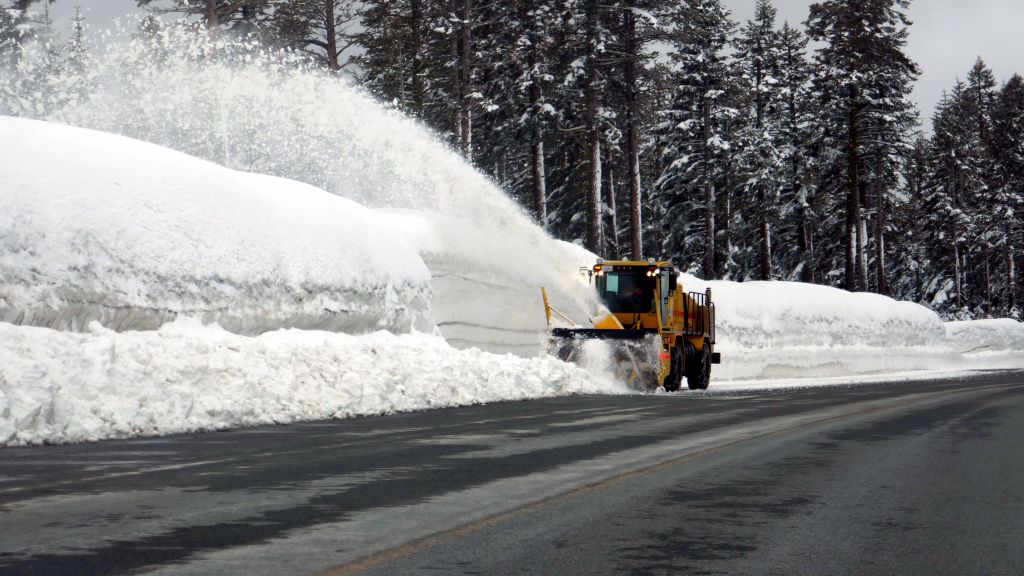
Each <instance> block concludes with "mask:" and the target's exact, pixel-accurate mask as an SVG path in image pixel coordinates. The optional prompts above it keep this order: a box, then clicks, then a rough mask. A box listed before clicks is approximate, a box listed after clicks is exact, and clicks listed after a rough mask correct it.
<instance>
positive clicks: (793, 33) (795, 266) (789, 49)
mask: <svg viewBox="0 0 1024 576" xmlns="http://www.w3.org/2000/svg"><path fill="white" fill-rule="evenodd" d="M778 40H779V56H778V61H779V65H778V96H779V100H780V107H781V110H780V113H779V116H780V121H779V124H780V130H781V133H780V143H779V147H780V152H781V156H782V158H781V161H782V165H783V171H784V175H783V177H782V182H783V188H782V195H781V202H780V203H781V208H780V210H781V213H782V214H781V217H782V222H780V237H781V238H783V239H784V248H786V249H787V252H788V254H783V257H782V258H781V259H780V261H781V262H782V269H783V271H784V272H785V273H786V278H787V279H789V280H797V279H799V280H801V281H803V282H813V281H814V280H815V278H816V275H815V258H814V245H815V235H814V226H813V222H814V220H815V212H814V208H813V203H814V192H815V189H816V180H815V178H814V174H813V169H812V165H811V164H812V162H811V154H810V150H809V146H808V143H809V142H811V141H812V140H813V137H812V134H813V124H814V107H813V106H812V105H811V96H810V85H809V83H810V77H811V71H810V63H809V62H808V60H807V36H806V35H804V34H803V33H802V32H800V31H799V30H797V29H795V28H792V27H790V25H789V23H788V22H787V23H785V24H784V25H783V27H782V30H780V31H779V36H778Z"/></svg>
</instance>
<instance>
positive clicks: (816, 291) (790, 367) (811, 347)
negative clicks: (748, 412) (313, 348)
mask: <svg viewBox="0 0 1024 576" xmlns="http://www.w3.org/2000/svg"><path fill="white" fill-rule="evenodd" d="M680 282H681V283H682V285H683V286H684V287H685V288H686V289H687V290H697V291H701V292H703V291H704V290H705V289H706V288H709V287H710V288H711V291H712V295H713V298H714V301H715V303H716V314H717V329H718V344H717V346H716V347H715V350H716V351H718V352H721V354H722V364H721V365H720V366H715V368H714V371H713V376H714V378H716V379H726V380H734V379H740V378H745V379H749V378H795V377H808V376H830V375H853V374H865V373H872V372H875V373H877V372H887V371H889V372H891V371H902V370H917V369H926V368H938V367H952V366H954V365H956V363H957V362H958V361H959V353H958V352H957V351H955V350H953V349H951V348H950V346H949V345H948V343H947V342H946V331H945V328H944V325H943V322H942V320H941V319H940V318H939V316H938V315H937V314H935V313H934V312H932V311H931V310H929V309H927V308H925V307H924V306H920V305H917V304H913V303H910V302H897V301H895V300H893V299H891V298H887V297H885V296H880V295H878V294H867V293H854V294H851V293H849V292H846V291H845V290H839V289H836V288H830V287H828V286H817V285H813V284H800V283H795V282H704V281H701V280H698V279H696V278H694V277H692V276H688V275H684V276H683V277H682V278H681V280H680Z"/></svg>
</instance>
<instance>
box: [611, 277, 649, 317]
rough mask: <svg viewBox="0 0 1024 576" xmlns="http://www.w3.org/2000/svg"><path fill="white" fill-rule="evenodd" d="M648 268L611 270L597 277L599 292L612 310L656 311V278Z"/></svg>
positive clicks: (629, 311) (628, 311) (627, 311)
mask: <svg viewBox="0 0 1024 576" xmlns="http://www.w3.org/2000/svg"><path fill="white" fill-rule="evenodd" d="M646 272H647V269H646V268H625V269H622V270H609V271H608V272H606V273H605V274H602V275H600V276H598V277H597V293H598V296H600V297H601V302H603V303H604V305H605V306H607V307H608V309H609V310H611V311H612V312H620V313H621V312H625V313H634V314H636V313H642V314H646V313H649V312H653V311H654V280H655V279H654V278H651V277H650V276H647V274H646Z"/></svg>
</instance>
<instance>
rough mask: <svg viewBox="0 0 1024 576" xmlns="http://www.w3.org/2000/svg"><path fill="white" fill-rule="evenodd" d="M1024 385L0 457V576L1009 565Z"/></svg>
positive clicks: (651, 401)
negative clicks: (30, 575)
mask: <svg viewBox="0 0 1024 576" xmlns="http://www.w3.org/2000/svg"><path fill="white" fill-rule="evenodd" d="M1021 567H1024V374H1022V373H1010V372H987V373H984V372H983V373H976V374H974V375H972V376H969V377H963V378H958V379H950V380H939V381H917V382H900V383H880V384H862V385H835V386H824V387H815V388H803V389H780V390H767V391H756V392H749V391H748V392H729V391H718V392H716V391H715V390H714V387H712V389H711V391H709V392H708V393H701V394H694V393H680V394H670V395H664V394H663V395H650V396H643V395H636V396H576V397H568V398H555V399H546V400H537V401H530V402H513V403H499V404H492V405H487V406H473V407H465V408H457V409H443V410H433V411H426V412H419V413H410V414H398V415H392V416H385V417H376V418H358V419H351V420H344V421H328V422H314V423H308V424H301V425H292V426H276V427H264V428H251V429H245V430H236V431H230V432H217V433H208V434H198V435H177V436H168V437H162V438H150V439H141V440H133V441H110V442H101V443H95V444H87V445H74V446H41V447H26V448H8V449H0V574H3V575H5V576H13V575H20V574H33V575H39V574H113V573H142V572H145V573H150V572H152V573H158V574H176V575H177V574H286V573H287V574H313V573H319V574H330V575H337V576H340V575H347V574H381V575H383V574H388V575H393V574H560V575H561V574H787V575H788V574H1014V575H1016V574H1019V573H1020V572H1021Z"/></svg>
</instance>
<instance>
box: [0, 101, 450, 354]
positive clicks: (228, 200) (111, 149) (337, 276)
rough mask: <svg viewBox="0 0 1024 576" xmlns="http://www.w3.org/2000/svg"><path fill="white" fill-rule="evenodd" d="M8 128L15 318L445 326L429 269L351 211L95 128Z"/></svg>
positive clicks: (331, 199)
mask: <svg viewBox="0 0 1024 576" xmlns="http://www.w3.org/2000/svg"><path fill="white" fill-rule="evenodd" d="M0 134H3V138H0V172H2V173H3V175H4V178H3V180H2V181H0V320H2V321H5V322H9V323H13V324H26V325H35V326H45V327H50V328H56V329H60V330H72V331H77V330H82V329H84V328H85V327H86V326H87V325H88V323H89V322H91V321H93V320H96V321H99V322H101V323H102V324H103V325H104V326H107V327H108V328H111V329H117V330H146V329H156V328H158V327H159V326H160V325H161V324H163V323H165V322H167V321H170V320H173V319H175V318H177V317H179V316H188V317H195V318H200V319H202V320H205V321H207V322H214V321H215V322H217V323H219V324H221V325H222V326H224V327H225V328H227V329H229V330H231V331H233V332H236V333H240V334H256V333H261V332H264V331H267V330H274V329H277V328H282V327H296V328H307V329H322V330H330V331H338V332H348V333H364V332H372V331H376V330H381V329H386V330H391V331H394V332H408V331H410V330H412V329H414V328H416V329H419V330H422V331H430V330H432V328H433V321H432V318H431V312H430V300H431V289H430V275H429V273H428V271H427V269H426V267H425V266H424V264H423V261H422V260H421V259H420V257H419V255H418V254H417V253H416V251H415V250H413V249H412V248H411V247H410V246H409V245H408V244H407V243H406V242H405V241H403V240H402V238H401V236H400V235H398V234H396V233H395V232H394V231H391V232H389V230H388V228H389V225H388V224H389V223H388V220H387V219H386V218H383V217H381V216H380V215H378V214H375V213H374V212H372V211H370V210H368V209H366V208H363V207H362V206H359V205H358V204H356V203H354V202H351V201H348V200H344V199H342V198H338V197H336V196H332V195H330V194H327V193H326V192H323V191H321V190H318V189H316V188H314V187H312V186H309V185H306V184H302V183H299V182H294V181H290V180H284V179H281V178H274V177H271V176H261V175H255V174H246V173H241V172H236V171H234V170H229V169H226V168H223V167H221V166H218V165H216V164H213V163H210V162H206V161H203V160H199V159H197V158H193V157H191V156H187V155H185V154H182V153H179V152H175V151H172V150H168V149H166V148H163V147H160V146H156V145H154V144H149V143H146V142H140V141H137V140H132V139H129V138H125V137H122V136H116V135H113V134H106V133H102V132H96V131H93V130H85V129H81V128H73V127H68V126H63V125H59V124H54V123H47V122H39V121H34V120H25V119H17V118H9V117H0Z"/></svg>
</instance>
